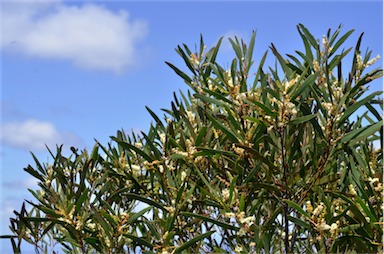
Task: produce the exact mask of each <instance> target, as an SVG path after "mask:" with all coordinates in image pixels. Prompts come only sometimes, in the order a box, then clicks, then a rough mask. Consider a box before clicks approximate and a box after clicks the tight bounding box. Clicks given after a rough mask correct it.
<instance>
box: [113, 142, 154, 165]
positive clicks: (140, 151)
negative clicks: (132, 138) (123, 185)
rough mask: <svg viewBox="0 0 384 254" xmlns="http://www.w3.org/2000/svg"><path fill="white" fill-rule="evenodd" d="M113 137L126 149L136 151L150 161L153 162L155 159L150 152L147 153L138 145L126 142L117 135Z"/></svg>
mask: <svg viewBox="0 0 384 254" xmlns="http://www.w3.org/2000/svg"><path fill="white" fill-rule="evenodd" d="M111 139H112V140H114V141H116V142H117V143H118V144H119V145H120V146H122V147H123V148H124V149H127V150H133V151H135V152H136V153H137V154H139V155H141V156H142V157H143V158H144V159H145V160H147V161H148V162H152V161H153V159H152V158H151V157H150V156H149V155H148V154H146V153H145V152H144V151H142V150H141V149H139V148H137V147H136V146H134V145H132V144H129V143H127V142H125V141H122V140H119V139H117V138H115V137H111Z"/></svg>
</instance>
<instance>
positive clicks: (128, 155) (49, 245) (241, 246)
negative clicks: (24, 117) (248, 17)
mask: <svg viewBox="0 0 384 254" xmlns="http://www.w3.org/2000/svg"><path fill="white" fill-rule="evenodd" d="M297 29H298V32H299V35H300V37H301V39H302V41H303V45H304V48H305V50H304V52H300V51H295V52H296V55H290V54H287V55H286V56H287V58H286V59H285V58H283V56H282V55H280V53H279V52H278V50H277V49H276V47H275V46H274V45H273V44H272V45H271V47H270V51H272V53H273V55H274V57H275V58H276V63H277V64H276V67H275V68H271V67H270V68H269V69H268V70H267V71H265V68H264V62H265V59H266V57H267V54H268V52H269V51H267V52H265V54H264V56H263V57H262V59H261V61H260V63H259V65H258V66H257V68H256V69H255V70H253V69H251V67H252V66H253V63H254V61H253V59H252V57H253V50H254V45H255V33H253V34H252V38H251V40H250V42H249V44H248V45H246V44H245V43H244V42H243V41H242V40H239V39H238V38H236V37H235V38H234V39H230V43H231V44H232V47H233V50H234V52H235V55H236V57H235V58H234V59H233V61H232V62H231V64H230V68H229V69H225V68H224V67H222V66H220V65H219V64H218V63H217V62H216V56H217V55H218V52H219V47H220V44H221V41H222V39H220V40H219V41H218V43H217V45H216V46H214V47H213V48H211V49H210V50H209V51H207V52H206V48H205V45H204V41H203V38H201V41H200V47H199V48H198V49H197V52H192V51H191V50H190V49H189V48H188V47H187V46H186V45H183V46H179V47H177V49H176V51H177V53H178V54H179V55H180V56H181V57H182V58H183V60H184V62H185V65H186V69H187V71H188V72H189V74H187V73H186V71H182V70H181V69H179V68H177V67H176V66H174V65H172V64H171V63H167V64H168V65H169V66H170V67H171V68H172V69H173V70H174V71H175V72H176V74H177V75H179V76H180V77H181V78H182V79H183V80H184V82H185V83H186V84H187V85H188V86H189V87H190V90H188V93H187V95H185V94H184V93H180V97H178V96H176V94H175V96H174V101H172V102H171V108H170V109H165V110H164V112H165V114H164V118H163V119H160V118H159V117H158V116H157V115H156V114H155V113H154V112H153V111H152V110H150V109H149V108H147V109H148V111H149V113H150V114H151V115H152V116H153V119H154V122H153V124H151V127H150V130H149V131H148V133H141V134H136V133H132V134H130V135H127V134H125V133H124V131H118V132H117V135H116V136H115V137H111V143H110V144H108V145H107V146H103V145H102V144H99V143H96V145H95V146H94V148H93V150H92V151H90V152H88V151H86V150H84V151H78V150H77V149H75V148H72V154H71V155H70V156H69V157H66V156H64V155H63V153H62V147H61V146H59V147H57V151H56V152H52V151H51V150H49V152H50V154H51V156H52V158H53V161H54V162H53V164H52V165H50V164H44V163H40V162H39V161H38V159H37V158H36V157H35V156H33V157H34V159H35V161H36V166H35V167H32V166H30V165H29V166H28V167H27V168H25V170H26V171H27V172H28V173H30V174H31V175H32V176H34V177H36V178H37V179H38V180H39V187H40V189H39V190H31V193H32V194H33V195H34V197H35V200H34V201H26V202H27V203H29V204H30V205H31V209H26V206H25V204H23V205H22V208H21V210H20V211H19V212H16V211H15V215H16V216H15V218H11V226H10V228H11V230H12V232H13V233H14V235H9V236H2V237H3V238H9V239H10V240H11V242H12V245H13V248H14V251H15V252H19V251H20V243H21V241H26V242H28V243H30V244H33V245H34V246H35V248H36V252H38V253H45V252H47V251H48V250H49V249H50V250H52V251H53V250H55V248H56V249H57V248H58V246H61V247H62V249H63V251H64V252H66V253H96V252H97V253H99V252H101V253H132V252H161V253H196V252H203V253H208V252H219V253H226V252H228V251H230V252H236V253H249V252H251V253H270V252H284V253H290V252H300V253H301V252H308V253H311V252H322V253H323V252H325V253H328V252H343V253H344V252H348V251H355V252H378V251H379V250H380V249H382V248H383V244H382V239H383V228H382V225H383V217H382V215H383V214H382V208H383V206H382V204H383V200H382V199H383V196H382V190H383V181H382V157H383V154H382V147H383V129H382V127H383V122H382V99H381V98H379V97H377V96H378V95H380V94H381V92H373V93H370V91H369V89H368V86H367V85H368V84H369V83H370V82H371V81H372V80H374V79H377V78H380V77H381V76H382V73H383V72H382V69H374V70H371V71H369V72H364V70H365V69H366V68H367V67H368V66H370V65H372V64H374V62H375V61H376V60H377V59H378V57H375V58H373V59H371V60H370V58H371V51H367V52H366V53H365V55H362V54H361V51H360V45H361V40H362V35H361V36H360V37H359V39H358V41H357V44H356V47H355V48H354V50H352V48H348V49H341V46H342V45H343V44H344V42H345V41H346V40H347V38H348V37H349V36H350V35H351V34H352V32H353V30H352V31H349V32H347V33H345V34H344V35H342V36H339V34H340V32H341V27H339V28H338V29H337V30H336V31H335V32H333V33H332V32H331V30H328V32H327V35H326V36H323V38H322V42H321V43H320V41H319V40H316V39H315V38H314V37H313V35H312V34H311V33H310V32H309V31H308V30H307V29H306V28H305V27H304V26H303V25H301V24H299V25H298V26H297ZM350 52H352V55H353V58H352V63H351V71H350V72H349V73H348V75H346V76H345V75H343V71H344V67H343V66H342V63H343V62H344V63H345V57H346V56H347V55H348V54H349V53H350ZM344 66H345V65H344ZM281 73H282V74H281ZM361 109H365V110H366V112H365V113H363V114H361V115H359V116H356V114H357V111H358V110H359V112H360V111H361ZM56 244H58V246H56V247H55V245H56Z"/></svg>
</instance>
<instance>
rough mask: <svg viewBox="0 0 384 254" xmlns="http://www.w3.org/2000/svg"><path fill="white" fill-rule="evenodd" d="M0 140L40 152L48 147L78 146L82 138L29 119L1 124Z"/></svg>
mask: <svg viewBox="0 0 384 254" xmlns="http://www.w3.org/2000/svg"><path fill="white" fill-rule="evenodd" d="M1 129H2V133H1V136H0V140H1V142H2V143H3V144H5V145H8V146H11V147H15V148H21V149H26V150H29V151H30V150H32V151H40V150H44V149H45V145H47V146H48V147H54V146H55V145H56V144H58V145H61V144H63V143H66V144H74V145H78V144H79V142H80V138H78V137H77V136H76V135H74V134H72V133H69V132H60V131H58V130H57V129H56V127H55V126H54V124H52V123H51V122H47V121H39V120H36V119H28V120H25V121H23V122H8V123H2V124H1Z"/></svg>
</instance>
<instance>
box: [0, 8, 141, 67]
mask: <svg viewBox="0 0 384 254" xmlns="http://www.w3.org/2000/svg"><path fill="white" fill-rule="evenodd" d="M2 21H3V34H2V36H3V43H2V45H3V50H5V51H7V52H14V53H18V54H22V55H26V56H32V57H40V58H47V59H59V60H68V61H71V62H72V63H73V64H75V65H76V66H79V67H81V68H85V69H91V70H109V71H114V72H123V71H125V70H129V69H131V68H133V67H135V66H136V65H137V62H138V59H139V58H138V56H137V55H138V54H137V51H138V49H139V48H140V47H139V46H140V44H139V42H140V41H141V40H142V39H144V38H145V37H146V35H147V33H148V27H147V23H146V22H144V21H142V20H132V19H131V18H130V16H129V13H128V12H127V11H123V10H121V11H118V12H114V11H111V10H109V9H107V8H105V7H104V6H102V5H101V4H95V3H86V4H83V5H79V4H77V5H75V4H72V5H70V4H67V3H66V4H64V3H56V2H48V3H41V2H40V3H33V4H31V3H27V2H24V3H20V2H19V3H12V2H6V3H4V4H3V18H2Z"/></svg>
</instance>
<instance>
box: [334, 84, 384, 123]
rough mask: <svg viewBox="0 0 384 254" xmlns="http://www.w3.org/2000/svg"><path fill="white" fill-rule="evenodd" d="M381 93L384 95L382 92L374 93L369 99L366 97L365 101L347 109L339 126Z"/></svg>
mask: <svg viewBox="0 0 384 254" xmlns="http://www.w3.org/2000/svg"><path fill="white" fill-rule="evenodd" d="M381 93H382V91H377V92H374V93H372V94H370V95H368V96H367V97H365V98H364V99H362V100H360V101H358V102H355V103H354V104H352V105H351V106H350V107H349V108H347V110H346V111H345V112H344V114H343V116H342V117H341V118H340V121H339V126H340V125H341V124H342V123H343V122H344V120H346V119H347V118H348V117H349V116H350V115H351V114H353V113H354V112H355V111H356V110H357V109H359V108H360V107H361V106H362V105H364V104H366V103H367V102H369V101H370V100H372V99H373V98H374V97H375V96H376V95H379V94H381Z"/></svg>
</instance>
